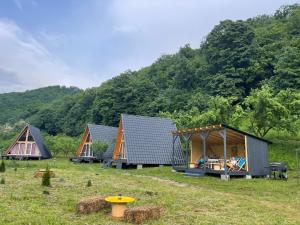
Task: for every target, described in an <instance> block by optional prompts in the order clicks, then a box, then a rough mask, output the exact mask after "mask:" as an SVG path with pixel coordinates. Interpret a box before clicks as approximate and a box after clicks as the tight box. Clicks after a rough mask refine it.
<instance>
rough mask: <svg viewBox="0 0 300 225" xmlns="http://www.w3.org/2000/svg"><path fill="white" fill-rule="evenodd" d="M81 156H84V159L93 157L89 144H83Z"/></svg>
mask: <svg viewBox="0 0 300 225" xmlns="http://www.w3.org/2000/svg"><path fill="white" fill-rule="evenodd" d="M81 156H84V157H91V156H93V151H92V150H91V148H90V144H85V145H84V146H83V151H82V154H81Z"/></svg>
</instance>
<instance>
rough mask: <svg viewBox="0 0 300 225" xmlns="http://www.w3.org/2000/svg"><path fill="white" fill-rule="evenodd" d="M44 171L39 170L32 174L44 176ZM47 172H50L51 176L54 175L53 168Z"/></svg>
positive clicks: (36, 176)
mask: <svg viewBox="0 0 300 225" xmlns="http://www.w3.org/2000/svg"><path fill="white" fill-rule="evenodd" d="M45 172H46V170H39V171H36V172H35V173H34V175H33V176H34V177H35V178H42V177H43V176H44V174H45ZM49 173H50V177H51V178H54V177H55V173H54V171H53V170H50V171H49Z"/></svg>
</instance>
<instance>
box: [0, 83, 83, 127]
mask: <svg viewBox="0 0 300 225" xmlns="http://www.w3.org/2000/svg"><path fill="white" fill-rule="evenodd" d="M78 91H79V89H78V88H74V87H71V88H66V87H60V86H52V87H46V88H39V89H36V90H31V91H26V92H13V93H6V94H0V109H1V111H0V124H4V123H10V124H13V123H15V122H18V121H19V120H21V119H27V118H28V117H29V116H31V115H32V114H34V113H36V112H38V111H39V110H40V109H41V108H43V107H44V105H46V104H49V103H51V102H52V101H55V100H59V99H62V98H63V97H65V96H68V95H72V94H74V93H75V92H78Z"/></svg>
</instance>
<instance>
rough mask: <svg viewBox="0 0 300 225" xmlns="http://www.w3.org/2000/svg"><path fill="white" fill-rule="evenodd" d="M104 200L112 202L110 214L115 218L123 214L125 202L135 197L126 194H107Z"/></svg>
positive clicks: (132, 200)
mask: <svg viewBox="0 0 300 225" xmlns="http://www.w3.org/2000/svg"><path fill="white" fill-rule="evenodd" d="M105 201H107V202H109V203H111V204H112V210H111V216H112V217H116V218H121V217H123V216H124V212H125V209H126V206H127V203H131V202H134V201H135V199H134V198H131V197H126V196H121V195H119V196H108V197H107V198H105Z"/></svg>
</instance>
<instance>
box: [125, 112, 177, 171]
mask: <svg viewBox="0 0 300 225" xmlns="http://www.w3.org/2000/svg"><path fill="white" fill-rule="evenodd" d="M121 119H122V125H123V130H124V140H125V148H126V151H125V154H126V159H127V163H128V164H156V165H157V164H160V165H162V164H164V165H171V164H172V156H173V148H172V146H173V145H172V144H173V143H172V142H173V139H172V133H171V132H172V131H174V130H176V126H175V124H174V123H173V122H172V121H171V120H170V119H168V118H159V117H147V116H135V115H127V114H122V115H121ZM175 146H179V145H175ZM175 151H176V152H177V154H176V155H181V150H180V149H179V148H178V147H176V149H175Z"/></svg>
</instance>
